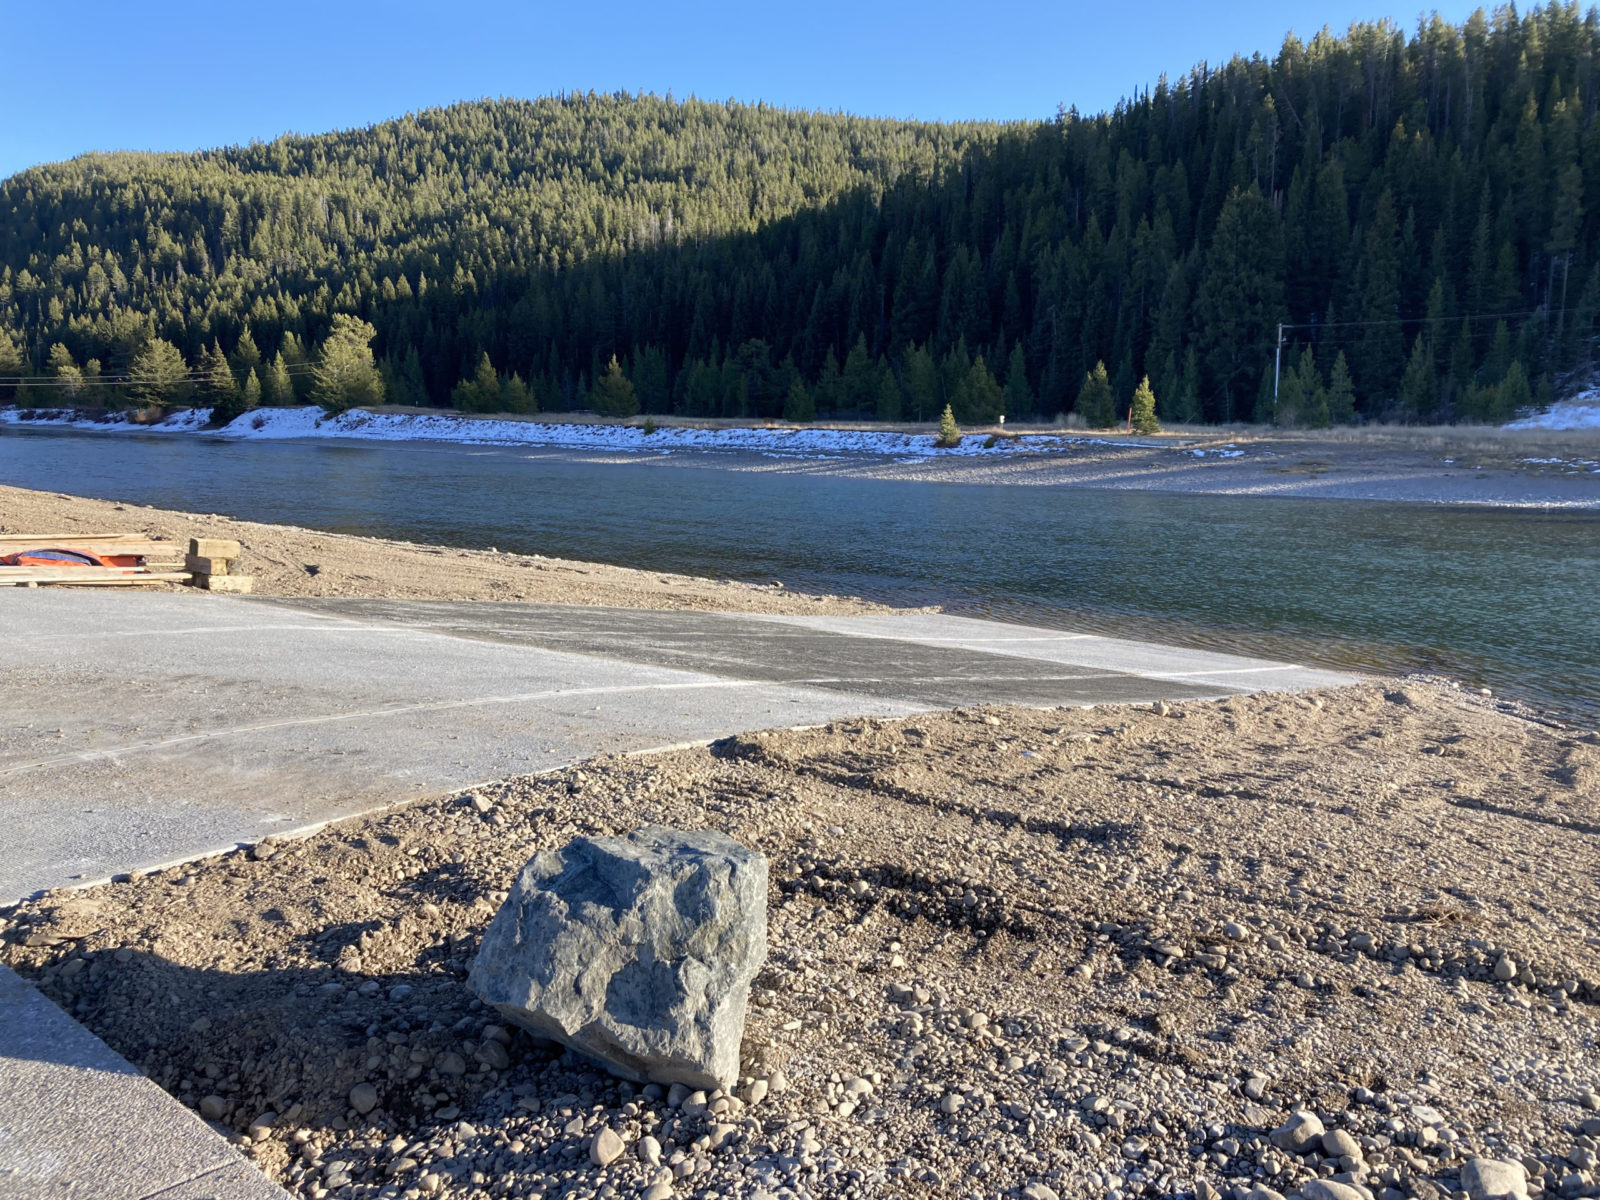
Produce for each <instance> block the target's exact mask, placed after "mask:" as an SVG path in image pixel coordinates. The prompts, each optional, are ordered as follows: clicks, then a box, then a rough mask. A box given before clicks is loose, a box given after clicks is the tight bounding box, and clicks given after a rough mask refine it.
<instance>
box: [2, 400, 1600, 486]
mask: <svg viewBox="0 0 1600 1200" xmlns="http://www.w3.org/2000/svg"><path fill="white" fill-rule="evenodd" d="M25 416H27V419H24V417H25ZM205 416H206V414H205V412H204V410H193V411H189V412H184V413H178V414H174V415H173V416H171V417H169V418H167V419H166V420H165V421H164V422H161V423H159V424H157V425H143V424H137V423H132V422H130V421H129V420H128V418H127V417H126V416H125V415H119V416H116V417H115V418H114V419H111V418H102V419H80V418H79V417H78V416H77V415H75V414H73V413H70V412H67V411H61V412H54V413H52V412H35V413H33V414H32V415H31V416H30V415H28V414H27V413H26V412H24V411H21V410H0V426H9V427H12V428H26V427H30V426H32V427H38V428H49V427H71V428H74V429H82V430H86V431H106V432H108V433H115V432H123V433H127V432H140V433H146V434H150V433H156V434H162V435H169V436H211V437H223V438H228V439H231V440H245V441H250V440H258V441H259V440H275V441H285V440H290V441H292V440H314V441H321V440H328V439H334V440H340V441H349V442H352V443H359V442H363V441H365V442H381V443H394V442H411V443H432V444H459V445H474V446H482V445H493V446H505V447H516V448H519V449H525V450H529V451H532V452H545V453H583V454H595V453H615V454H617V455H619V456H622V457H626V458H632V459H641V458H642V459H644V460H647V461H660V462H663V463H673V462H678V463H688V464H691V465H694V466H702V467H704V466H710V467H719V466H720V467H724V468H728V469H735V470H753V469H755V470H775V471H788V472H794V473H803V474H804V473H821V474H830V475H845V476H854V477H861V478H875V479H892V480H904V481H908V482H936V483H983V484H1003V485H1016V486H1045V487H1086V488H1109V489H1133V490H1141V491H1156V492H1166V493H1174V494H1207V495H1237V496H1262V497H1284V498H1314V499H1347V500H1370V501H1390V502H1402V503H1424V504H1453V505H1489V506H1499V507H1527V508H1553V509H1574V510H1591V509H1592V510H1596V511H1600V431H1597V430H1568V431H1554V430H1546V429H1522V430H1512V429H1496V428H1467V427H1439V428H1430V429H1409V428H1399V427H1368V428H1361V429H1355V428H1342V429H1336V430H1306V431H1292V430H1274V429H1270V428H1266V427H1244V428H1229V429H1212V428H1204V427H1193V428H1185V429H1179V430H1174V431H1169V432H1165V433H1162V434H1160V435H1156V436H1152V437H1133V436H1128V435H1126V434H1123V433H1121V432H1118V431H1104V432H1094V431H1074V430H1069V429H1065V428H1060V427H1055V426H1029V427H1020V428H1019V427H1016V426H1011V427H1006V428H1000V427H996V428H993V429H980V430H974V431H971V432H969V433H968V434H967V436H965V437H964V438H963V440H962V443H961V445H960V446H959V447H957V448H956V449H954V450H941V449H939V448H938V447H936V446H935V445H934V444H933V439H932V437H931V435H930V434H929V432H928V431H927V429H926V427H923V426H916V425H840V426H836V427H810V426H808V427H795V426H784V425H776V424H773V425H752V424H749V423H737V422H733V421H714V422H713V421H684V420H678V419H676V418H670V417H663V418H657V419H654V420H656V421H658V422H659V425H658V426H657V427H656V428H654V430H653V432H650V433H646V432H645V427H644V425H643V422H642V419H635V420H634V421H632V422H626V423H623V422H615V421H606V420H601V419H597V418H594V417H592V416H590V415H587V414H546V415H541V416H539V417H534V418H509V417H476V416H465V415H457V414H454V413H445V412H423V411H418V410H393V409H379V410H377V411H375V412H373V413H367V412H364V411H361V410H354V411H352V412H350V413H346V414H342V415H341V416H339V417H336V418H325V417H324V415H323V414H322V413H321V411H320V410H314V409H266V410H257V412H256V413H254V414H246V416H244V417H241V418H239V419H238V420H237V421H235V422H234V423H233V424H232V425H229V426H228V427H227V428H226V429H224V430H208V429H206V428H205Z"/></svg>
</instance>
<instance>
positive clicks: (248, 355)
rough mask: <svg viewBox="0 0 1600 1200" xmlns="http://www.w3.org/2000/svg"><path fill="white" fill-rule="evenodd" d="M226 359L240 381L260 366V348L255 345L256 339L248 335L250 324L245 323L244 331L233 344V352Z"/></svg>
mask: <svg viewBox="0 0 1600 1200" xmlns="http://www.w3.org/2000/svg"><path fill="white" fill-rule="evenodd" d="M228 361H229V364H230V365H231V366H232V367H233V370H234V373H235V374H236V375H237V376H238V377H239V379H240V380H241V381H242V380H243V379H244V377H245V376H246V375H247V374H249V373H250V372H251V371H255V370H258V369H259V368H260V366H261V350H260V348H259V347H258V346H257V345H256V339H255V338H253V337H251V336H250V326H248V325H246V326H245V327H244V332H243V333H241V334H240V335H239V340H238V342H236V343H235V344H234V347H233V353H232V354H231V355H230V356H229V359H228Z"/></svg>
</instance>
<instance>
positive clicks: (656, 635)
mask: <svg viewBox="0 0 1600 1200" xmlns="http://www.w3.org/2000/svg"><path fill="white" fill-rule="evenodd" d="M294 606H295V607H297V608H302V609H304V610H306V611H313V612H319V613H326V614H328V615H336V616H342V617H346V618H354V617H359V618H361V619H363V620H371V621H381V622H384V623H387V624H395V625H403V626H405V627H407V628H411V629H429V630H433V631H435V632H437V633H442V634H448V635H450V636H452V637H459V638H467V639H470V640H474V641H488V642H496V643H499V644H502V645H509V646H532V647H538V648H541V649H546V650H562V651H567V652H571V653H576V654H592V655H600V656H602V657H610V658H617V657H621V658H626V659H627V660H629V661H631V662H636V663H642V664H649V665H652V666H664V667H675V668H679V669H682V670H693V671H705V672H710V673H712V674H715V675H718V676H720V677H723V678H728V679H742V680H746V681H751V682H768V683H784V684H789V685H792V686H804V687H812V688H822V689H825V690H828V691H837V692H847V693H850V694H852V695H857V696H870V697H876V698H879V699H897V700H904V701H907V702H911V703H917V704H925V705H934V706H938V707H959V706H961V705H969V704H1033V705H1040V706H1051V705H1057V704H1111V703H1123V702H1131V701H1137V700H1142V699H1155V698H1157V696H1158V695H1159V696H1167V697H1169V698H1173V699H1177V698H1184V697H1198V696H1218V695H1226V694H1231V693H1232V692H1236V691H1239V690H1248V688H1244V689H1241V688H1240V687H1237V686H1235V685H1234V684H1233V683H1232V682H1229V681H1221V682H1211V681H1207V680H1195V681H1187V680H1184V679H1182V678H1180V677H1178V676H1171V677H1167V678H1163V679H1161V680H1160V684H1161V686H1159V687H1157V686H1155V685H1154V684H1153V683H1152V678H1154V677H1153V676H1146V675H1141V674H1138V673H1134V672H1130V671H1129V670H1127V669H1126V667H1125V666H1124V665H1121V664H1119V662H1118V659H1119V657H1121V658H1126V659H1127V660H1129V661H1130V662H1141V661H1143V659H1142V658H1141V655H1142V656H1143V658H1148V659H1149V660H1150V661H1151V662H1155V663H1159V662H1161V661H1163V658H1162V656H1163V655H1164V654H1179V655H1185V654H1188V653H1190V652H1188V651H1172V650H1171V649H1170V648H1168V647H1161V646H1149V647H1142V646H1140V645H1139V644H1138V643H1131V642H1130V643H1121V644H1120V645H1119V646H1115V647H1113V648H1111V649H1109V650H1108V651H1107V652H1105V653H1102V654H1100V655H1099V656H1098V659H1097V661H1095V662H1092V663H1088V664H1083V663H1072V662H1070V661H1068V660H1066V659H1061V658H1052V657H1051V656H1049V655H1048V654H1030V653H1028V651H1027V650H1026V649H1025V646H1026V645H1028V644H1034V645H1046V644H1048V639H1053V638H1070V637H1072V636H1073V635H1071V634H1053V633H1051V632H1050V631H1048V630H1035V629H1028V628H1025V627H1023V626H1003V625H1002V626H995V628H999V629H1008V630H1010V631H1011V632H1012V633H1013V634H1014V635H1034V636H1033V637H1032V638H1031V639H1030V640H1028V641H1024V642H1019V643H1018V645H1019V647H1024V648H1019V649H1016V650H1014V651H1013V652H1011V653H1008V654H1001V655H998V656H997V655H996V654H995V653H994V652H992V651H991V650H990V649H988V648H987V647H986V646H985V645H984V644H983V643H984V636H983V635H984V632H985V631H986V630H987V629H988V628H989V627H990V625H991V623H990V622H984V621H970V620H968V619H966V618H963V617H948V616H935V617H932V619H931V621H930V620H929V619H927V618H926V617H925V616H924V615H923V614H913V615H907V616H885V617H874V618H868V620H869V621H871V622H875V623H879V624H876V625H874V628H879V629H881V630H883V632H882V633H872V632H867V631H865V630H857V629H856V628H854V627H853V626H851V625H850V623H849V621H848V620H847V621H845V622H843V623H841V624H839V625H838V627H837V628H835V626H834V623H832V622H830V621H829V620H828V619H826V618H821V619H818V620H817V621H816V622H813V620H812V619H811V618H792V619H791V618H784V619H777V620H773V619H768V618H764V617H759V616H754V615H744V614H737V613H706V612H640V611H638V610H636V609H617V608H593V607H581V606H561V605H531V604H450V603H444V604H441V603H434V602H419V601H402V600H306V601H299V600H297V601H295V602H294ZM901 621H905V622H909V623H911V624H909V625H908V626H906V627H904V628H902V627H901V626H900V625H899V622H901ZM1041 638H1043V639H1047V640H1043V641H1042V640H1041ZM1095 640H1097V641H1101V642H1110V641H1112V639H1095ZM1206 659H1207V662H1208V664H1209V665H1216V663H1219V662H1225V663H1226V664H1227V665H1228V666H1235V665H1238V664H1249V665H1250V666H1251V667H1252V669H1253V668H1254V667H1255V666H1256V665H1257V664H1258V660H1246V659H1230V658H1228V657H1227V656H1226V655H1209V656H1206ZM1213 660H1215V661H1213ZM1259 665H1260V666H1261V667H1273V666H1275V664H1268V663H1259ZM1288 669H1291V670H1293V669H1297V668H1288Z"/></svg>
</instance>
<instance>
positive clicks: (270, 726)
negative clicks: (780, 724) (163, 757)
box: [0, 679, 782, 775]
mask: <svg viewBox="0 0 1600 1200" xmlns="http://www.w3.org/2000/svg"><path fill="white" fill-rule="evenodd" d="M770 686H773V685H772V684H771V682H770V681H767V680H755V679H708V680H704V681H696V682H693V683H640V684H617V685H614V686H611V687H590V688H555V689H552V690H549V691H542V692H519V693H515V694H513V695H509V696H472V697H468V698H467V699H464V700H433V701H429V702H428V703H426V704H402V705H396V706H394V707H392V708H373V709H365V710H362V711H360V712H347V713H328V714H325V715H323V716H320V717H291V718H289V719H288V720H284V721H266V722H263V723H261V724H258V725H240V726H237V727H235V728H231V729H202V730H200V731H199V732H197V733H186V734H183V735H182V736H180V737H170V738H162V739H160V740H158V741H154V742H134V743H131V744H129V745H126V746H115V747H110V748H107V749H104V750H82V751H78V752H77V753H75V754H61V755H57V756H56V757H54V758H45V759H40V760H38V761H36V762H27V763H15V764H13V765H11V766H9V767H0V775H16V774H20V773H21V772H23V771H36V770H39V769H40V768H42V767H56V766H64V765H66V764H68V763H83V762H96V761H101V760H105V759H118V758H121V757H122V756H123V755H125V754H143V753H147V752H150V751H155V750H166V749H169V748H171V747H173V746H184V745H188V744H189V743H191V742H204V741H208V740H210V739H213V738H225V737H234V736H237V735H242V734H250V733H267V732H270V731H272V730H274V729H292V728H295V727H298V726H304V725H330V724H333V723H335V722H339V721H360V720H364V719H366V718H368V717H397V716H405V715H408V714H411V713H423V712H448V711H450V710H452V709H461V708H479V707H483V706H486V705H491V704H530V703H533V702H535V701H538V700H556V699H565V698H567V697H578V696H607V695H627V694H631V693H636V692H680V691H695V690H707V691H710V690H731V689H735V688H754V687H770ZM778 686H782V685H778Z"/></svg>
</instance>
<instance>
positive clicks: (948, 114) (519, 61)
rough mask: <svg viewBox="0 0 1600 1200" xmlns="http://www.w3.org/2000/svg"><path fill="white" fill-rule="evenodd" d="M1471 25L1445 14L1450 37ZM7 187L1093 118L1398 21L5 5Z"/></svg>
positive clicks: (991, 11)
mask: <svg viewBox="0 0 1600 1200" xmlns="http://www.w3.org/2000/svg"><path fill="white" fill-rule="evenodd" d="M1475 7H1477V6H1476V5H1473V4H1440V5H1439V6H1438V11H1439V12H1440V13H1441V15H1443V16H1444V17H1446V18H1447V19H1449V20H1452V21H1459V20H1461V19H1463V18H1464V17H1465V16H1466V15H1467V14H1468V13H1470V12H1471V11H1472V9H1473V8H1475ZM4 10H5V21H4V24H5V40H6V43H7V50H6V55H5V65H4V68H3V69H0V178H3V177H4V176H6V175H9V174H11V173H13V172H15V171H18V170H20V169H22V168H23V167H26V166H30V165H32V164H34V163H38V162H49V161H52V160H55V159H61V158H69V157H71V156H73V155H75V154H81V153H84V152H85V151H89V150H111V149H138V150H195V149H201V148H205V147H210V146H220V145H227V144H231V143H236V142H247V141H250V140H252V139H262V140H266V139H270V138H273V137H276V136H277V135H278V134H280V133H283V132H286V131H293V132H299V133H318V132H322V131H324V130H327V129H335V128H344V127H349V126H353V125H365V124H368V123H370V122H373V121H380V120H383V119H385V118H388V117H393V116H398V115H399V114H401V113H404V112H408V111H411V110H414V109H418V108H427V107H431V106H433V105H439V104H448V103H450V102H452V101H455V100H463V99H473V98H477V97H481V96H496V95H508V96H538V95H545V94H548V93H551V92H556V91H563V90H566V91H572V90H588V89H591V88H592V89H594V90H597V91H616V90H626V91H636V90H639V89H643V90H646V91H654V92H666V91H668V90H671V91H673V92H674V93H675V94H677V95H678V96H680V97H681V96H687V95H689V94H691V93H693V94H695V95H698V96H701V97H703V98H706V99H718V100H720V99H727V98H730V97H732V98H737V99H740V100H765V101H767V102H769V103H773V104H779V105H784V106H787V107H800V108H821V109H846V110H849V111H852V112H859V113H865V114H870V115H882V116H900V117H920V118H924V119H931V120H948V119H956V118H963V117H981V118H999V119H1014V118H1039V117H1047V116H1049V115H1051V114H1052V113H1054V111H1055V108H1056V104H1057V103H1058V102H1060V103H1066V104H1076V105H1077V106H1078V108H1079V109H1080V110H1082V111H1084V112H1094V111H1098V110H1100V109H1103V108H1106V107H1109V106H1110V105H1112V104H1115V103H1116V101H1117V99H1118V98H1119V97H1121V96H1125V95H1128V94H1129V93H1130V92H1131V91H1132V90H1133V89H1134V88H1135V87H1143V86H1144V85H1146V84H1149V83H1154V82H1155V80H1156V78H1157V77H1158V76H1159V75H1160V74H1161V73H1162V72H1166V73H1168V74H1169V75H1178V74H1180V73H1181V72H1183V71H1185V70H1187V69H1188V68H1189V67H1190V66H1192V65H1194V64H1195V63H1196V62H1199V61H1200V60H1202V59H1204V60H1207V61H1211V62H1218V61H1223V60H1226V59H1227V58H1228V57H1229V56H1231V55H1232V54H1233V53H1234V52H1236V51H1237V52H1240V53H1245V54H1248V53H1251V52H1253V51H1261V52H1263V53H1267V54H1270V53H1272V52H1274V51H1275V50H1276V49H1277V48H1278V46H1279V45H1280V44H1281V42H1282V40H1283V36H1284V34H1285V33H1286V32H1287V31H1288V30H1289V29H1291V28H1292V29H1294V30H1295V31H1296V32H1297V33H1300V34H1301V35H1302V36H1309V35H1310V34H1312V33H1314V32H1316V30H1318V29H1320V28H1321V27H1322V26H1323V25H1328V26H1331V27H1332V28H1333V29H1335V30H1336V31H1343V30H1344V29H1345V28H1346V27H1347V26H1348V25H1349V24H1350V22H1351V21H1353V20H1358V19H1364V20H1370V19H1375V18H1377V17H1381V16H1388V17H1392V18H1394V19H1395V20H1396V21H1398V22H1399V23H1400V24H1401V25H1402V26H1404V27H1405V28H1406V29H1408V30H1409V29H1411V28H1413V27H1414V26H1415V24H1416V21H1417V18H1418V16H1419V15H1420V14H1421V13H1422V12H1423V11H1431V10H1425V9H1423V8H1422V7H1420V6H1419V7H1414V8H1413V7H1408V6H1405V5H1404V4H1403V3H1401V2H1400V0H1365V2H1352V0H1296V2H1294V3H1283V2H1282V0H1235V2H1234V3H1227V4H1223V3H1212V2H1208V0H1144V2H1143V3H1128V2H1126V0H1123V2H1120V3H1119V2H1117V0H1106V2H1101V3H1077V2H1071V3H1062V2H1058V3H1053V4H1051V3H1043V2H1038V0H988V2H986V3H968V4H955V3H947V2H944V0H923V2H921V3H872V2H871V0H856V2H853V3H852V2H843V0H811V2H809V3H805V4H787V5H773V4H763V3H752V2H751V0H743V2H741V3H737V4H734V3H721V2H719V3H689V4H687V5H683V4H670V3H666V2H665V0H650V2H648V3H639V2H636V0H610V2H609V3H588V4H576V3H571V2H570V0H568V2H566V3H559V4H556V3H520V4H519V3H513V2H510V0H435V2H434V3H427V4H422V3H414V2H412V0H389V2H387V3H381V4H379V3H370V2H361V3H345V2H340V0H322V2H321V3H305V2H304V0H282V2H281V3H276V4H272V5H253V4H217V3H216V2H215V0H207V2H206V3H203V4H202V3H190V2H186V0H167V2H165V3H157V4H154V5H147V4H136V3H130V2H129V0H114V2H111V3H104V2H96V0H89V2H84V3H72V2H70V0H68V2H64V3H57V4H46V3H29V4H23V3H15V4H7V5H5V6H4Z"/></svg>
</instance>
